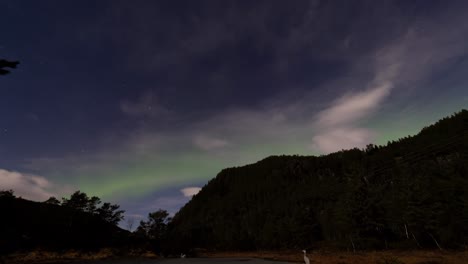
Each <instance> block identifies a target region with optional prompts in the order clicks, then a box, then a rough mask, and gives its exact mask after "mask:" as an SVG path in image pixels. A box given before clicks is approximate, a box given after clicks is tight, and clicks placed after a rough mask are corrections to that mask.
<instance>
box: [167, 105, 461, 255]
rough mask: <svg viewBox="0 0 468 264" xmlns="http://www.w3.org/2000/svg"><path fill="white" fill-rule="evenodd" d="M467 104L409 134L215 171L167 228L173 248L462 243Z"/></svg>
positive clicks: (380, 246) (266, 247)
mask: <svg viewBox="0 0 468 264" xmlns="http://www.w3.org/2000/svg"><path fill="white" fill-rule="evenodd" d="M467 131H468V111H466V110H462V111H461V112H459V113H456V114H454V115H452V116H451V117H447V118H444V119H442V120H440V121H439V122H437V123H436V124H434V125H431V126H429V127H426V128H424V129H422V131H421V132H420V133H419V134H418V135H416V136H412V137H406V138H403V139H399V140H397V141H392V142H389V143H388V144H387V145H386V146H373V145H370V146H368V147H367V148H366V150H359V149H352V150H345V151H340V152H337V153H333V154H329V155H326V156H320V157H314V156H308V157H304V156H272V157H268V158H266V159H264V160H262V161H259V162H257V163H255V164H251V165H247V166H243V167H236V168H229V169H225V170H223V171H221V172H220V173H219V174H218V175H217V176H216V178H214V179H213V180H211V181H210V182H209V183H208V184H207V185H206V186H205V187H204V188H203V189H202V190H201V191H200V193H199V194H197V195H196V196H194V197H193V199H192V200H191V201H190V202H189V203H188V204H187V205H185V206H184V207H183V208H182V209H181V210H180V211H179V212H178V213H177V214H176V215H175V217H174V219H173V221H172V223H171V225H170V241H169V246H170V247H184V248H194V247H202V248H218V249H234V250H239V249H274V248H299V247H300V248H303V247H309V246H314V245H317V244H321V245H328V246H334V247H342V248H343V247H344V248H346V247H347V248H349V249H352V248H353V247H354V248H355V249H369V248H385V247H393V248H395V247H399V248H417V247H436V246H438V245H439V246H440V247H458V246H462V245H464V244H466V243H467V242H468V225H467V223H468V133H467Z"/></svg>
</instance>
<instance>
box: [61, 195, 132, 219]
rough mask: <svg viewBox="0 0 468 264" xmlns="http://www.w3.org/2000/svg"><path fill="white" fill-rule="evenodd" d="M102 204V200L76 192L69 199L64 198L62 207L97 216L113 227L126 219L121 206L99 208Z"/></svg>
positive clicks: (103, 205)
mask: <svg viewBox="0 0 468 264" xmlns="http://www.w3.org/2000/svg"><path fill="white" fill-rule="evenodd" d="M100 204H101V199H100V198H99V197H96V196H93V197H91V198H89V197H88V195H87V194H86V193H84V192H80V191H76V192H74V193H73V194H72V195H71V196H70V198H69V199H67V198H62V206H64V207H69V208H72V209H74V210H78V211H82V212H87V213H91V214H94V215H97V216H98V217H99V218H101V219H102V220H104V221H106V222H108V223H111V224H113V225H117V224H118V223H119V222H120V221H121V220H122V219H123V218H124V217H123V214H124V213H125V211H124V210H119V208H120V206H119V205H117V204H111V203H103V204H102V206H101V207H98V206H99V205H100Z"/></svg>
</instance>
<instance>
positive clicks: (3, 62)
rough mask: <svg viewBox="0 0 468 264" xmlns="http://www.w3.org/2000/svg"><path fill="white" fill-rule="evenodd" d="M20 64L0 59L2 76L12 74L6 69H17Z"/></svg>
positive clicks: (0, 73)
mask: <svg viewBox="0 0 468 264" xmlns="http://www.w3.org/2000/svg"><path fill="white" fill-rule="evenodd" d="M18 64H19V62H17V61H8V60H4V59H0V75H6V74H8V73H10V71H9V70H7V69H5V68H10V69H15V68H16V66H17V65H18Z"/></svg>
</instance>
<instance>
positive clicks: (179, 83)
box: [0, 0, 468, 215]
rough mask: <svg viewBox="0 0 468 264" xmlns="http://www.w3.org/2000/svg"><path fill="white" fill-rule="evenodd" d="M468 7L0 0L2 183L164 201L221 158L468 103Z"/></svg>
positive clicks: (401, 127) (386, 125)
mask: <svg viewBox="0 0 468 264" xmlns="http://www.w3.org/2000/svg"><path fill="white" fill-rule="evenodd" d="M466 10H468V4H467V3H466V2H465V1H449V2H447V1H378V2H376V1H318V0H317V1H299V0H298V1H292V2H291V1H289V2H286V1H266V0H265V1H75V2H70V1H32V0H31V1H21V0H20V1H7V0H0V23H1V25H2V28H3V29H2V31H1V35H0V58H5V59H10V60H19V61H20V65H19V67H18V69H16V70H14V71H13V72H12V73H11V74H9V75H6V76H1V78H0V93H1V95H0V120H1V123H0V172H1V173H0V188H2V187H5V188H16V189H18V192H19V193H22V194H23V193H31V195H29V196H30V197H31V198H32V199H43V198H44V197H46V196H48V195H63V194H66V193H69V191H70V190H76V189H81V190H84V191H87V192H89V193H90V194H91V195H99V196H103V197H104V198H105V199H106V198H107V199H111V200H114V201H117V202H121V203H124V204H125V203H129V204H130V203H134V202H135V201H139V203H141V204H142V206H141V208H140V209H138V208H137V209H135V206H131V207H132V208H133V209H131V210H130V211H131V213H132V214H135V215H138V214H141V213H144V212H143V211H145V210H149V209H154V208H156V207H164V206H165V205H164V204H165V203H166V207H168V208H169V209H170V210H172V211H175V210H176V209H177V208H178V207H179V206H180V205H181V204H183V203H184V202H186V201H187V200H188V199H189V197H190V195H186V196H184V195H183V194H182V192H180V190H181V189H183V188H186V187H201V186H202V185H203V184H204V183H205V182H206V181H207V180H209V179H210V178H212V177H214V176H215V175H216V173H217V172H218V171H219V170H220V169H221V168H223V167H226V166H235V165H242V164H246V163H251V162H255V161H256V160H258V159H261V158H263V157H265V156H268V155H273V154H303V155H315V154H321V153H329V152H332V151H336V150H340V149H342V148H349V147H354V146H356V147H363V146H365V145H366V144H368V143H371V142H374V143H378V144H384V143H385V142H386V141H387V140H391V139H395V138H397V137H400V136H405V135H407V134H411V133H416V132H417V131H418V129H420V128H421V127H422V126H424V125H427V123H430V122H434V121H435V120H437V119H438V118H441V117H443V116H444V115H447V114H450V113H452V112H454V111H458V110H460V109H461V108H462V107H465V106H466V105H467V102H468V99H467V98H468V97H467V95H468V92H467V90H468V89H466V88H465V87H466V86H465V85H466V83H467V81H466V77H465V76H468V75H467V74H468V73H467V69H468V64H467V61H466V55H467V46H468V45H467V44H466V43H468V42H467V40H468V39H467V38H468V37H467V36H468V34H467V33H468V21H467V18H466V16H465V14H466ZM41 184H42V185H41ZM18 186H22V187H18ZM23 195H24V196H25V197H27V195H25V194H23ZM164 201H166V202H164ZM142 208H144V209H142Z"/></svg>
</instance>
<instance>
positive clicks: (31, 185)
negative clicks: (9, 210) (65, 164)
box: [0, 169, 71, 201]
mask: <svg viewBox="0 0 468 264" xmlns="http://www.w3.org/2000/svg"><path fill="white" fill-rule="evenodd" d="M0 188H1V189H4V190H9V189H12V190H13V191H14V192H15V195H16V196H21V197H23V198H25V199H29V200H34V201H44V200H46V199H47V198H49V197H51V196H55V197H60V195H63V194H68V193H70V192H71V188H70V187H68V186H60V185H57V184H54V183H53V182H51V181H50V180H48V179H46V178H44V177H41V176H37V175H30V174H24V173H20V172H15V171H7V170H3V169H0Z"/></svg>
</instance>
